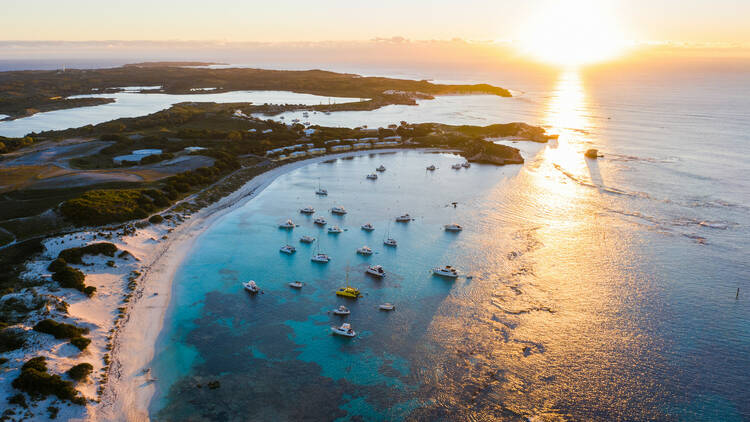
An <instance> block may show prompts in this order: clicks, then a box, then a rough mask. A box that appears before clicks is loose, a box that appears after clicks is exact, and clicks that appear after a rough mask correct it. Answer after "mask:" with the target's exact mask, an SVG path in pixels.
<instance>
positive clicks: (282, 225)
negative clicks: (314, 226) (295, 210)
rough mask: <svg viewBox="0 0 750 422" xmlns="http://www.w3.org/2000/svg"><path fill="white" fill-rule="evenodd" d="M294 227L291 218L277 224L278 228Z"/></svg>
mask: <svg viewBox="0 0 750 422" xmlns="http://www.w3.org/2000/svg"><path fill="white" fill-rule="evenodd" d="M294 227H295V225H294V222H293V221H292V220H286V221H285V222H283V223H281V224H279V228H280V229H293V228H294Z"/></svg>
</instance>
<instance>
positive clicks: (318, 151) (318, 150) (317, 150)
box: [307, 148, 326, 155]
mask: <svg viewBox="0 0 750 422" xmlns="http://www.w3.org/2000/svg"><path fill="white" fill-rule="evenodd" d="M307 153H308V154H310V155H319V154H325V153H326V149H325V148H310V149H308V150H307Z"/></svg>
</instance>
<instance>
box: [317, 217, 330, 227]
mask: <svg viewBox="0 0 750 422" xmlns="http://www.w3.org/2000/svg"><path fill="white" fill-rule="evenodd" d="M313 223H315V224H317V225H319V226H325V225H326V224H328V222H326V219H325V218H323V217H318V218H316V219H315V220H313Z"/></svg>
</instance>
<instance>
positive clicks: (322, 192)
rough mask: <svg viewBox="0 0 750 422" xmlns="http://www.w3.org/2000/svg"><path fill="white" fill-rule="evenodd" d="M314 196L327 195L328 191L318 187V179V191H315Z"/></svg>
mask: <svg viewBox="0 0 750 422" xmlns="http://www.w3.org/2000/svg"><path fill="white" fill-rule="evenodd" d="M315 194H316V195H322V196H326V195H328V191H327V190H326V189H323V188H322V187H320V177H318V190H316V191H315Z"/></svg>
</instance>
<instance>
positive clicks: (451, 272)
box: [432, 265, 458, 278]
mask: <svg viewBox="0 0 750 422" xmlns="http://www.w3.org/2000/svg"><path fill="white" fill-rule="evenodd" d="M432 273H433V274H435V275H439V276H441V277H448V278H456V277H458V271H457V270H456V269H455V268H453V267H451V266H450V265H446V266H445V267H442V268H433V269H432Z"/></svg>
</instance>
